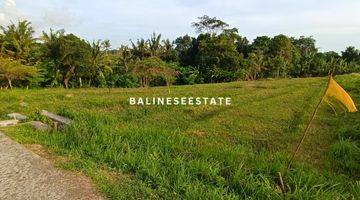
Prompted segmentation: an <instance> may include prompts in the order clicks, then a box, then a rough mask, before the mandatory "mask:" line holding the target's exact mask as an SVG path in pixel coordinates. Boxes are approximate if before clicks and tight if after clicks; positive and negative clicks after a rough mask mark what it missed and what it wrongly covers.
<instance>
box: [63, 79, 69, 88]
mask: <svg viewBox="0 0 360 200" xmlns="http://www.w3.org/2000/svg"><path fill="white" fill-rule="evenodd" d="M64 85H65V88H66V89H68V88H69V78H67V77H65V78H64Z"/></svg>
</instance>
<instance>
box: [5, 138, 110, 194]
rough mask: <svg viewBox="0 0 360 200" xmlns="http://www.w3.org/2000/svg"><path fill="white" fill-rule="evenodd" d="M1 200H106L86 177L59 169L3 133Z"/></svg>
mask: <svg viewBox="0 0 360 200" xmlns="http://www.w3.org/2000/svg"><path fill="white" fill-rule="evenodd" d="M0 199H2V200H8V199H9V200H17V199H19V200H20V199H21V200H22V199H36V200H38V199H44V200H47V199H51V200H54V199H69V200H71V199H86V200H88V199H103V198H102V197H101V196H99V195H98V193H97V192H96V190H95V189H94V187H93V185H92V184H91V183H90V181H89V180H88V179H86V178H85V177H83V176H80V175H76V174H73V173H70V172H66V171H63V170H59V169H56V168H55V167H54V166H53V164H52V163H51V162H50V161H48V160H47V159H45V158H42V157H40V156H38V155H37V154H35V153H33V152H31V151H30V150H28V149H26V148H25V147H23V146H22V145H20V144H18V143H16V142H14V141H13V140H11V139H10V138H8V137H7V136H6V135H5V134H4V133H1V132H0Z"/></svg>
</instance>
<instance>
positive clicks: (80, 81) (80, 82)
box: [79, 77, 82, 88]
mask: <svg viewBox="0 0 360 200" xmlns="http://www.w3.org/2000/svg"><path fill="white" fill-rule="evenodd" d="M79 85H80V88H82V80H81V77H80V78H79Z"/></svg>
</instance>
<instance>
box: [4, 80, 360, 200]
mask: <svg viewBox="0 0 360 200" xmlns="http://www.w3.org/2000/svg"><path fill="white" fill-rule="evenodd" d="M357 79H358V78H357V77H356V76H350V75H348V76H342V77H339V80H340V82H341V83H342V84H343V85H345V86H346V87H345V88H346V89H347V90H349V91H350V92H351V95H353V97H354V100H355V101H356V102H360V91H357V90H356V88H357V86H359V87H360V84H359V82H358V81H357ZM325 83H326V79H321V78H309V79H291V80H277V81H259V82H254V83H251V84H249V83H247V82H235V83H227V84H213V85H212V84H209V85H195V86H183V87H174V88H173V89H172V95H173V96H195V95H196V96H231V97H232V98H233V105H232V106H231V107H209V106H200V107H195V106H192V107H188V106H178V107H171V106H162V107H161V106H160V107H159V106H158V107H157V106H150V107H136V106H135V107H134V106H129V105H128V102H127V98H128V97H129V96H161V95H162V96H166V95H168V94H167V90H166V88H149V89H114V90H112V92H111V93H108V92H107V91H106V90H101V89H93V90H90V89H87V90H38V91H36V90H30V91H24V90H17V91H14V92H5V93H1V94H0V100H1V101H2V102H3V101H4V100H9V101H8V103H6V104H2V105H1V106H0V114H1V115H4V114H5V113H8V112H11V111H18V112H22V113H24V114H28V115H30V116H31V118H33V119H38V120H43V119H42V118H41V117H40V116H39V115H38V111H39V110H41V109H48V110H51V111H54V112H57V113H58V114H61V115H64V116H67V117H70V118H71V119H73V120H74V123H72V125H71V126H69V127H68V128H66V129H65V130H62V131H58V132H54V133H51V134H49V133H44V132H38V131H34V130H33V129H32V128H31V127H30V126H28V125H24V126H20V127H16V128H10V129H7V130H6V132H7V133H8V134H9V135H10V136H11V137H13V138H14V139H16V140H18V141H20V142H23V143H40V144H43V145H45V146H46V147H48V148H49V149H51V150H52V151H53V152H54V153H55V154H56V155H62V156H65V157H67V158H68V159H67V160H66V162H62V163H60V165H61V166H62V167H64V168H67V169H71V170H80V171H83V172H85V173H86V174H87V175H89V176H90V177H91V178H92V179H93V180H94V182H95V183H96V184H97V186H98V188H99V189H100V190H101V191H102V192H104V193H105V195H106V196H108V197H110V198H112V199H139V198H143V199H282V198H283V196H282V194H281V190H280V188H279V186H278V177H277V172H279V171H282V170H283V169H284V167H285V165H286V161H287V160H288V158H289V154H290V153H291V152H292V151H293V148H294V145H295V144H296V142H297V141H298V139H299V136H300V134H301V131H302V130H303V128H304V125H305V123H306V121H307V118H308V116H309V114H310V113H311V111H312V109H313V107H314V106H315V103H316V101H318V98H319V96H320V95H321V93H322V90H323V89H324V88H323V87H324V85H325ZM354 85H355V86H354ZM44 99H48V101H44ZM10 100H11V101H10ZM20 100H22V101H26V102H27V103H29V104H30V106H29V107H23V108H21V107H19V106H18V103H19V101H20ZM50 100H51V102H50ZM359 116H360V115H359V113H353V114H351V113H345V112H342V111H340V112H339V113H338V115H337V116H335V115H334V114H333V113H332V111H331V110H330V109H328V108H327V107H326V106H323V107H322V109H321V112H320V113H319V116H318V117H317V120H316V123H315V125H314V127H313V129H312V133H311V134H310V136H309V138H307V140H306V143H305V144H304V147H303V148H302V150H301V151H300V155H299V156H298V157H297V160H296V162H295V163H294V166H293V168H292V170H291V171H290V172H289V174H288V176H287V177H286V178H285V184H286V189H287V190H288V194H287V196H286V198H288V199H351V198H354V199H356V198H357V197H359V190H360V188H359V185H360V184H359V181H358V178H359V174H360V171H359V165H360V164H359V145H360V144H359V137H358V136H359V126H358V125H356V124H359V122H360V117H359Z"/></svg>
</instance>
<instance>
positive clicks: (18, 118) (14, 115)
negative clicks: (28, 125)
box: [7, 113, 27, 121]
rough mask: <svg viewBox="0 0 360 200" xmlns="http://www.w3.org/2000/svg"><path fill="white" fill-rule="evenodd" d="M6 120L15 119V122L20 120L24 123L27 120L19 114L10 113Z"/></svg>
mask: <svg viewBox="0 0 360 200" xmlns="http://www.w3.org/2000/svg"><path fill="white" fill-rule="evenodd" d="M7 117H8V118H10V119H16V120H20V121H25V120H26V119H27V117H26V116H25V115H23V114H20V113H10V114H8V115H7Z"/></svg>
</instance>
